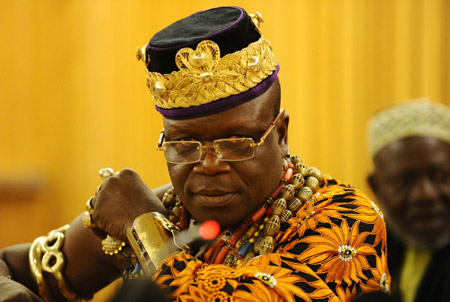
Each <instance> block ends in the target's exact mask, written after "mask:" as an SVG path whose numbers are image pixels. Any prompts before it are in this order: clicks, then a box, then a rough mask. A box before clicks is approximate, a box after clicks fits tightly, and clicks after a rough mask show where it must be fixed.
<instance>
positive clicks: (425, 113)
mask: <svg viewBox="0 0 450 302" xmlns="http://www.w3.org/2000/svg"><path fill="white" fill-rule="evenodd" d="M368 126H369V127H368V128H369V129H368V140H369V141H368V143H369V144H368V145H369V152H370V155H371V156H372V157H375V155H377V154H378V152H380V151H381V150H382V149H384V148H385V147H387V146H388V145H390V144H392V143H393V142H395V141H398V140H401V139H403V138H406V137H411V136H427V137H435V138H438V139H440V140H442V141H444V142H447V143H449V144H450V108H449V107H447V106H445V105H443V104H438V103H433V102H431V101H430V100H429V99H427V98H420V99H414V100H410V101H409V102H407V103H402V104H398V105H394V106H391V107H389V108H387V109H384V110H381V111H379V112H378V113H376V114H375V115H374V116H373V117H372V118H371V120H370V121H369V124H368Z"/></svg>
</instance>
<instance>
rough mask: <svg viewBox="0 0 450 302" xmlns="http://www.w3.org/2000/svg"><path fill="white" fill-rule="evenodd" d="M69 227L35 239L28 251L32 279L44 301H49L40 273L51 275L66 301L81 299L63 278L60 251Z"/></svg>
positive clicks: (46, 285) (45, 285)
mask: <svg viewBox="0 0 450 302" xmlns="http://www.w3.org/2000/svg"><path fill="white" fill-rule="evenodd" d="M68 228H69V225H65V226H63V227H61V228H59V229H56V230H53V231H51V232H50V233H49V234H48V235H47V236H42V237H39V238H37V239H36V240H35V241H34V242H33V245H32V248H31V249H30V254H29V256H30V267H31V271H32V275H33V278H34V279H35V281H36V283H37V284H38V288H39V294H40V295H41V296H43V297H44V299H45V301H51V299H50V297H51V295H50V294H49V291H48V284H47V283H46V281H45V279H44V276H43V274H42V272H45V273H49V274H52V275H53V277H54V278H55V279H56V281H57V283H58V288H59V290H60V291H61V294H62V295H63V296H64V297H65V298H66V299H67V300H68V301H81V298H80V297H79V296H78V295H77V294H76V293H75V292H74V291H73V290H72V288H71V286H70V285H69V283H68V282H67V281H66V279H65V278H64V276H63V274H62V271H63V269H64V262H65V260H64V255H63V253H62V252H61V251H60V249H61V248H62V247H63V245H64V239H65V232H66V230H67V229H68Z"/></svg>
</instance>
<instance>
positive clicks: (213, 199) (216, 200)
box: [194, 190, 236, 207]
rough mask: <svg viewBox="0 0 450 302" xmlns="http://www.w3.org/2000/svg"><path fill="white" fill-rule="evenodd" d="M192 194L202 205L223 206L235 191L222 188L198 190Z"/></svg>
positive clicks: (233, 195) (234, 194) (228, 201)
mask: <svg viewBox="0 0 450 302" xmlns="http://www.w3.org/2000/svg"><path fill="white" fill-rule="evenodd" d="M194 196H195V197H196V199H197V200H198V202H199V203H200V204H201V205H202V206H205V207H223V206H227V205H228V204H229V203H230V202H231V201H232V199H233V198H234V197H235V196H236V193H235V192H227V191H222V190H200V191H197V192H195V193H194Z"/></svg>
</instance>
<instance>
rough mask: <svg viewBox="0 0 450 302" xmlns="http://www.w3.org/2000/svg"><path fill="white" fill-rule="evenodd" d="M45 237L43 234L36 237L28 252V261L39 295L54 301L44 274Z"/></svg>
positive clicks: (46, 301) (45, 299) (46, 300)
mask: <svg viewBox="0 0 450 302" xmlns="http://www.w3.org/2000/svg"><path fill="white" fill-rule="evenodd" d="M44 239H45V237H44V236H41V237H38V238H36V239H35V240H34V241H33V243H32V244H31V247H30V251H29V253H28V261H29V263H30V271H31V276H32V277H33V280H34V282H35V283H36V285H37V287H38V290H39V295H40V296H41V297H42V298H43V299H44V301H45V302H48V301H52V299H51V295H50V291H49V289H48V285H47V280H46V279H45V278H44V275H43V274H42V265H41V258H42V248H41V247H42V243H43V242H44Z"/></svg>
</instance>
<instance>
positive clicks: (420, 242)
mask: <svg viewBox="0 0 450 302" xmlns="http://www.w3.org/2000/svg"><path fill="white" fill-rule="evenodd" d="M400 238H401V239H402V240H404V241H406V245H408V246H410V247H414V248H417V249H423V250H429V251H436V250H439V249H441V248H444V247H446V246H447V245H449V244H450V234H442V233H441V234H427V235H425V234H423V235H422V236H411V235H410V234H408V235H404V236H402V237H400Z"/></svg>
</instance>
